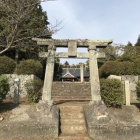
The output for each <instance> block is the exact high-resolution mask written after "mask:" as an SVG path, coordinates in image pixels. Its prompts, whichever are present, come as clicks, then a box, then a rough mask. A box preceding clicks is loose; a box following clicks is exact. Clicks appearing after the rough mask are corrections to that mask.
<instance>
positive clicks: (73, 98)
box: [52, 96, 91, 101]
mask: <svg viewBox="0 0 140 140" xmlns="http://www.w3.org/2000/svg"><path fill="white" fill-rule="evenodd" d="M52 99H53V101H68V100H73V101H75V100H77V101H90V100H91V96H89V97H87V96H86V97H85V96H52Z"/></svg>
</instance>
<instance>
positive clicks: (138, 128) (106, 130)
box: [84, 103, 140, 140]
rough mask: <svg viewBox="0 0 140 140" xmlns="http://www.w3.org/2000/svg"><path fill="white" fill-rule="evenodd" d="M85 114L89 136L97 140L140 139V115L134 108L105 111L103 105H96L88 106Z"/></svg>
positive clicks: (124, 107)
mask: <svg viewBox="0 0 140 140" xmlns="http://www.w3.org/2000/svg"><path fill="white" fill-rule="evenodd" d="M99 106H100V107H99ZM84 113H85V119H86V125H87V129H88V134H89V136H90V137H92V138H94V139H95V140H117V139H120V140H131V139H133V140H139V138H140V113H139V111H138V110H137V109H136V107H134V106H123V109H115V108H113V109H112V108H108V109H107V108H106V109H105V108H104V107H103V108H102V104H100V103H99V104H96V103H95V104H90V105H88V106H86V107H85V108H84Z"/></svg>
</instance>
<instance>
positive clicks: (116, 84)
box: [100, 79, 124, 107]
mask: <svg viewBox="0 0 140 140" xmlns="http://www.w3.org/2000/svg"><path fill="white" fill-rule="evenodd" d="M100 84H101V97H102V100H103V101H104V103H105V104H106V105H107V106H108V107H121V106H122V105H123V97H124V96H123V85H122V83H121V81H120V80H118V79H101V80H100Z"/></svg>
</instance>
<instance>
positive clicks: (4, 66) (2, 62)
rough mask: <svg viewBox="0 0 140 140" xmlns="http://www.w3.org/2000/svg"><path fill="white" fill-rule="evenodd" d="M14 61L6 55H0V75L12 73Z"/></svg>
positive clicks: (14, 66) (14, 65)
mask: <svg viewBox="0 0 140 140" xmlns="http://www.w3.org/2000/svg"><path fill="white" fill-rule="evenodd" d="M15 68H16V63H15V61H14V60H13V59H11V58H9V57H7V56H1V57H0V75H1V74H12V73H13V72H14V71H15Z"/></svg>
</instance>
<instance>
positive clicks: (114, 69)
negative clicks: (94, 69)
mask: <svg viewBox="0 0 140 140" xmlns="http://www.w3.org/2000/svg"><path fill="white" fill-rule="evenodd" d="M111 74H113V75H120V74H121V64H120V62H118V61H107V62H106V63H105V64H104V65H103V66H102V67H101V68H100V69H99V75H100V77H108V76H109V75H111Z"/></svg>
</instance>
